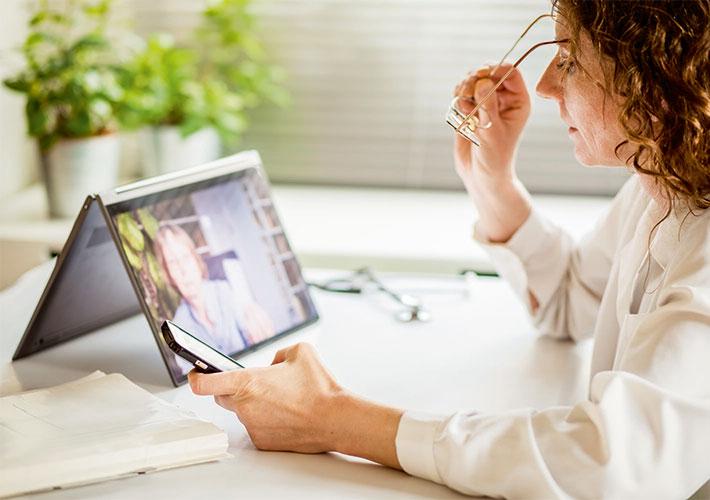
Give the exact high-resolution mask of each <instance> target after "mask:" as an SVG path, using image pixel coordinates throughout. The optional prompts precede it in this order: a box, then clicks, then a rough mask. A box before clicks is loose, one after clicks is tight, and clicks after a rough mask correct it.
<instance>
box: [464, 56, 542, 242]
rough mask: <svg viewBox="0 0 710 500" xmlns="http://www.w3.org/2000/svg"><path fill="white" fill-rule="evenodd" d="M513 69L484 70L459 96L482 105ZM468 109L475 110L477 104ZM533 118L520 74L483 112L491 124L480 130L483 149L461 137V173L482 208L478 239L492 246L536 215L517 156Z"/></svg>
mask: <svg viewBox="0 0 710 500" xmlns="http://www.w3.org/2000/svg"><path fill="white" fill-rule="evenodd" d="M509 69H510V65H503V66H501V67H500V68H498V69H497V70H496V72H495V74H493V75H490V74H489V73H490V70H489V69H487V68H482V69H480V70H478V71H477V72H476V73H474V74H471V75H469V76H468V77H467V78H466V79H465V80H464V81H462V82H461V83H460V84H459V85H458V86H457V87H456V90H455V94H456V95H459V96H464V97H473V98H475V99H479V100H480V99H482V98H483V97H485V96H486V95H487V94H488V92H489V91H490V89H491V88H492V86H493V85H494V83H495V82H498V81H499V80H500V78H501V77H502V76H503V75H504V74H505V73H506V72H507V71H508V70H509ZM468 105H469V106H470V107H469V108H468V111H471V110H472V109H473V106H474V104H473V103H472V102H471V103H469V104H468ZM464 111H466V109H464ZM529 116H530V96H529V95H528V91H527V88H526V87H525V82H524V81H523V77H522V75H521V74H520V72H519V71H518V70H517V69H516V70H513V72H512V73H511V74H510V75H509V76H508V78H506V80H505V81H504V82H503V84H502V85H501V86H500V87H498V89H497V90H496V93H495V95H492V96H491V97H490V98H488V100H487V101H486V102H485V103H484V104H483V106H482V108H481V109H480V110H479V119H480V120H481V123H483V124H484V125H485V124H486V123H489V122H490V123H491V126H490V127H489V128H485V129H481V128H479V129H478V130H477V131H476V135H477V137H478V138H479V142H480V147H477V146H474V145H473V144H471V142H469V141H468V140H467V139H465V138H464V137H461V136H460V135H459V134H456V144H455V148H454V157H455V163H456V172H457V173H458V175H459V177H460V178H461V180H462V181H463V184H464V186H465V187H466V191H468V193H469V195H470V196H471V199H472V200H473V203H474V205H475V206H476V209H477V212H478V222H477V226H476V227H477V234H479V235H480V236H482V237H484V238H486V239H488V240H489V241H490V242H495V243H504V242H506V241H508V240H509V239H510V238H511V236H512V235H513V234H514V233H515V232H516V231H517V230H518V228H520V226H521V225H522V224H523V223H524V222H525V220H526V219H527V218H528V216H529V215H530V210H531V204H530V195H529V194H528V193H527V191H526V190H525V187H524V186H523V185H522V184H521V183H520V181H519V180H518V178H517V176H516V174H515V153H516V150H517V147H518V142H519V141H520V135H521V133H522V131H523V128H524V127H525V123H526V122H527V120H528V117H529Z"/></svg>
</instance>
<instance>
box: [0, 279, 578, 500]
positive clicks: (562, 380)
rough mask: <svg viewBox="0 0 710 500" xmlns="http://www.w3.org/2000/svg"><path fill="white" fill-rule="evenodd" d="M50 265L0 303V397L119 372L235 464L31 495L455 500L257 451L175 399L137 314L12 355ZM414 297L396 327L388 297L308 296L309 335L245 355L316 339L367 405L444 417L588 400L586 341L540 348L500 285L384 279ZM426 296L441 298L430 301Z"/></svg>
mask: <svg viewBox="0 0 710 500" xmlns="http://www.w3.org/2000/svg"><path fill="white" fill-rule="evenodd" d="M50 271H51V268H50V266H49V265H43V266H41V267H39V268H37V269H35V270H33V271H31V273H30V274H28V275H25V277H24V278H23V279H21V280H20V281H19V282H18V283H17V284H16V285H15V286H14V287H12V288H9V289H8V290H6V291H4V292H2V293H0V332H2V333H1V335H2V336H1V338H0V358H1V359H0V366H1V367H2V368H1V370H2V371H1V377H2V385H1V386H0V393H1V394H3V395H4V394H9V393H14V392H18V391H20V390H26V389H32V388H38V387H45V386H49V385H54V384H58V383H61V382H65V381H68V380H72V379H76V378H78V377H81V376H83V375H86V374H88V373H90V372H92V371H93V370H97V369H98V370H103V371H105V372H114V371H120V372H123V373H124V374H125V375H127V376H128V377H129V378H130V379H132V380H133V381H134V382H136V383H139V384H140V385H142V386H143V387H145V388H147V389H148V390H150V391H152V392H154V393H155V394H157V395H158V396H160V397H162V398H164V399H166V400H168V401H171V402H173V403H176V404H178V405H181V406H184V407H187V408H190V409H192V410H193V411H194V412H195V413H197V414H198V415H199V416H201V417H203V418H206V419H209V420H212V421H213V422H215V423H216V424H217V425H219V426H220V427H222V428H224V429H226V431H227V432H228V434H229V441H230V452H231V453H232V454H233V455H234V458H233V459H230V460H224V461H221V462H215V463H210V464H204V465H200V466H194V467H188V468H184V469H178V470H171V471H165V472H160V473H156V474H148V475H144V476H137V477H133V478H129V479H124V480H120V481H112V482H107V483H101V484H96V485H90V486H85V487H82V488H76V489H70V490H65V491H61V492H54V493H48V494H46V495H40V496H39V497H40V498H44V497H45V496H47V497H50V498H87V497H96V498H98V497H101V498H156V499H157V498H163V497H170V498H197V497H202V498H212V497H214V498H220V497H221V498H236V497H241V498H271V497H276V496H277V495H278V496H279V497H280V498H300V497H303V498H306V497H307V498H324V499H325V498H327V499H332V498H339V499H341V500H342V499H348V498H353V499H355V498H357V499H360V498H413V497H414V498H459V497H460V496H459V495H457V494H456V493H454V492H452V491H450V490H448V489H447V488H445V487H441V486H438V485H435V484H433V483H429V482H427V481H424V480H420V479H416V478H412V477H409V476H407V475H406V474H404V473H402V472H398V471H394V470H390V469H387V468H384V467H381V466H378V465H374V464H372V463H369V462H365V461H362V460H355V459H352V458H347V457H343V456H340V455H336V454H323V455H298V454H291V453H273V452H268V453H267V452H259V451H257V450H256V449H255V448H254V447H253V446H252V444H251V443H250V441H249V439H248V436H247V434H246V432H245V430H244V428H243V427H242V426H241V425H240V424H239V423H238V421H237V420H236V418H235V417H234V416H233V415H232V414H231V413H228V412H226V411H224V410H222V409H221V408H220V407H218V406H216V405H215V404H214V403H213V401H212V400H211V399H210V398H198V397H196V396H193V395H192V394H191V393H190V391H189V389H188V388H187V387H181V388H177V389H174V388H172V387H171V386H169V384H170V382H169V379H168V376H167V374H166V373H165V372H164V367H163V363H162V361H161V360H160V355H159V354H158V350H157V347H156V346H155V344H154V341H153V339H152V336H151V334H150V331H149V330H148V326H147V324H146V322H145V320H144V319H143V318H142V317H134V318H131V319H129V320H126V321H123V322H122V323H119V324H116V325H113V326H111V327H107V328H104V329H102V330H101V331H99V332H95V333H92V334H89V335H86V336H84V337H82V338H79V339H75V340H73V341H70V342H67V343H65V344H62V345H59V346H56V347H54V348H52V349H49V350H47V351H44V352H42V353H38V354H36V355H33V356H31V357H29V358H25V359H22V360H19V361H17V362H14V363H10V362H9V359H10V357H11V355H12V352H13V350H14V348H15V346H16V344H17V341H18V339H19V338H20V336H21V334H22V332H23V330H24V327H25V325H26V323H27V321H28V319H29V317H30V315H31V313H32V310H33V308H34V306H35V302H36V300H37V298H38V296H39V294H40V293H41V290H42V287H43V286H44V283H45V280H46V279H47V277H48V275H49V272H50ZM385 281H387V282H388V283H389V284H390V285H391V286H393V287H394V288H398V289H408V290H411V291H413V292H414V291H415V290H423V289H427V290H429V292H427V293H420V296H421V297H422V298H423V299H424V303H425V305H426V306H428V307H429V309H430V310H431V312H432V316H433V319H432V321H431V322H430V323H427V324H399V323H397V322H396V321H395V320H394V319H393V316H392V311H393V305H392V304H391V303H390V302H388V300H387V299H386V298H384V297H378V296H351V295H339V294H328V293H325V292H315V293H314V295H315V299H316V302H317V303H318V306H319V310H320V311H321V315H322V322H321V324H320V326H319V327H318V328H317V330H316V331H311V332H309V333H301V334H296V335H293V336H291V337H288V338H287V339H283V340H282V341H280V342H279V343H278V344H275V345H272V346H270V347H268V348H267V349H264V350H263V351H261V352H258V353H254V354H252V355H250V356H248V357H245V358H244V363H245V364H246V365H248V366H254V365H259V364H267V363H268V362H269V361H270V359H271V357H272V355H273V352H274V351H275V350H276V349H278V348H280V347H282V346H283V345H286V344H290V343H293V342H296V341H299V340H304V339H307V340H310V341H312V342H314V343H315V344H316V346H317V348H318V350H319V352H320V353H321V355H322V357H323V359H324V362H325V364H326V365H327V366H328V367H329V368H330V369H331V371H332V372H333V373H334V374H335V376H336V377H337V379H338V380H339V381H340V382H341V383H342V384H343V385H344V386H346V387H348V388H350V389H352V390H353V391H355V392H357V393H359V394H361V395H363V396H366V397H369V398H371V399H374V400H377V401H380V402H383V403H386V404H391V405H396V406H399V407H403V408H409V409H419V410H428V411H435V412H453V411H455V410H457V409H466V408H475V409H478V410H480V411H497V410H504V409H509V408H515V407H521V406H533V407H545V406H549V405H559V404H566V403H571V402H574V401H575V400H577V399H579V398H581V397H584V394H585V391H586V384H587V373H588V358H589V354H590V344H588V343H583V344H579V345H574V344H571V343H565V342H557V341H552V340H548V339H544V338H539V337H538V336H537V335H536V334H535V332H534V331H533V329H532V328H531V326H530V324H529V322H528V320H527V317H526V314H525V312H524V310H523V309H522V307H521V306H520V305H519V304H518V303H517V302H516V301H515V300H514V297H513V295H512V292H511V291H510V290H509V289H508V287H507V286H506V285H505V284H504V283H502V282H501V281H499V280H498V279H497V278H481V279H478V280H477V281H476V282H475V283H474V286H473V287H472V288H471V289H470V293H469V294H468V295H467V294H465V293H464V292H465V286H464V283H463V280H461V279H459V278H445V277H440V276H439V277H418V278H412V277H409V278H406V277H403V276H401V275H390V276H386V277H385ZM431 290H439V291H438V292H432V291H431Z"/></svg>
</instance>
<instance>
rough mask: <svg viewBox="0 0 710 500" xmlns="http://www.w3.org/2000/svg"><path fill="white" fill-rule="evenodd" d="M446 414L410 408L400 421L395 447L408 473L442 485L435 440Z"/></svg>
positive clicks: (401, 463) (400, 462)
mask: <svg viewBox="0 0 710 500" xmlns="http://www.w3.org/2000/svg"><path fill="white" fill-rule="evenodd" d="M445 419H446V418H445V417H443V416H440V415H432V414H428V413H420V412H411V411H408V412H406V413H405V414H404V415H402V418H401V419H400V421H399V428H398V429H397V438H396V439H395V446H396V449H397V459H398V460H399V464H400V465H401V466H402V469H403V470H404V472H406V473H407V474H409V475H411V476H417V477H421V478H424V479H428V480H429V481H434V482H436V483H440V484H442V483H443V481H442V479H441V476H439V472H438V471H437V468H436V461H435V459H434V441H435V439H436V435H437V433H438V430H439V428H440V427H441V426H442V425H443V422H444V421H445Z"/></svg>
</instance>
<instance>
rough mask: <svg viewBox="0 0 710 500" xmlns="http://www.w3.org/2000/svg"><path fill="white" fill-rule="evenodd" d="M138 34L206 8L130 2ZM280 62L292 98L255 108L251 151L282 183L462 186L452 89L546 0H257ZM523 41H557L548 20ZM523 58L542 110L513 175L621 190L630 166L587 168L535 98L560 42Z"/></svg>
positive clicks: (500, 49)
mask: <svg viewBox="0 0 710 500" xmlns="http://www.w3.org/2000/svg"><path fill="white" fill-rule="evenodd" d="M133 5H134V6H133V8H134V10H135V16H136V21H137V24H138V27H139V29H140V30H141V31H142V32H150V31H156V30H165V31H172V32H173V33H175V34H176V35H177V36H178V37H180V36H184V35H185V34H186V33H187V32H188V31H189V30H190V29H191V28H192V27H193V26H194V25H195V23H196V22H197V21H198V13H199V11H200V10H201V8H202V7H203V6H204V2H202V1H199V2H197V1H194V0H154V1H151V2H143V1H139V0H134V4H133ZM253 9H254V12H255V14H257V16H258V19H259V23H260V26H261V33H262V38H263V40H264V41H265V45H266V46H267V49H268V50H269V53H270V54H271V56H272V59H273V60H274V61H275V62H276V63H278V64H280V65H281V66H282V67H284V68H285V69H286V71H287V73H288V80H287V87H288V88H289V90H290V92H291V95H292V101H293V103H292V105H291V106H290V107H289V108H287V109H284V110H279V109H273V108H264V109H260V110H259V111H258V112H257V113H255V114H254V116H253V119H252V126H251V128H250V130H249V132H248V134H247V135H246V136H245V137H244V140H243V142H242V146H243V147H245V148H246V147H249V148H251V147H253V148H256V149H258V150H259V151H260V152H261V154H262V156H263V158H264V162H265V164H266V167H267V170H268V171H269V175H270V177H271V178H272V180H275V181H281V182H307V183H327V184H354V185H370V186H399V187H409V188H460V181H459V180H458V178H457V177H456V174H455V173H454V170H453V161H452V152H451V149H452V141H453V138H452V137H453V135H452V134H453V131H452V130H451V129H450V128H449V126H448V125H446V124H445V122H444V115H445V112H446V108H447V106H448V104H449V101H450V99H451V91H452V89H453V87H454V86H455V84H456V83H457V82H458V81H459V80H460V79H461V78H462V77H463V76H464V75H465V74H466V73H467V72H468V71H470V70H472V69H475V68H476V67H478V66H480V65H482V64H484V63H495V62H497V60H498V58H500V57H501V56H502V55H503V54H504V53H505V51H506V50H507V49H508V48H509V47H510V45H511V44H512V42H513V41H514V40H515V39H516V38H517V37H518V35H519V34H520V32H521V31H522V30H523V28H524V27H525V26H526V25H527V24H528V23H529V22H530V21H531V20H532V19H534V18H535V17H536V16H537V15H538V14H540V13H544V12H549V9H550V4H549V2H548V1H547V0H499V1H494V2H493V1H490V0H488V1H484V0H255V1H254V5H253ZM530 35H531V36H530V38H526V39H525V40H523V42H521V46H520V47H519V49H518V50H516V53H514V54H513V55H512V56H511V57H514V56H515V55H516V54H517V55H520V54H522V52H524V51H525V50H526V49H527V48H529V47H530V46H531V45H532V43H534V42H535V41H540V40H543V39H550V38H552V37H553V31H552V23H551V22H548V23H547V24H546V25H543V26H539V27H537V28H536V29H535V31H534V32H531V34H530ZM545 50H546V49H545V48H542V49H539V50H538V51H537V52H536V53H533V54H532V55H531V56H530V57H529V58H528V59H526V60H525V62H523V64H522V65H521V70H522V72H523V74H524V76H525V78H526V81H527V82H528V87H529V90H530V93H531V96H532V98H533V113H532V116H531V118H530V121H529V123H528V126H527V128H526V131H525V133H524V138H523V141H522V143H521V146H520V151H519V157H518V158H519V159H518V164H517V169H518V173H519V175H520V177H521V178H522V179H523V182H524V183H525V184H526V185H527V186H528V187H529V188H530V189H531V190H533V191H538V192H569V193H572V192H575V193H589V194H591V193H598V194H601V193H613V192H615V191H616V190H617V189H618V187H619V186H620V185H621V184H622V183H623V181H624V179H625V178H626V173H625V172H624V171H623V169H589V168H585V167H583V166H581V165H579V164H578V163H577V162H576V160H575V159H574V156H573V154H572V143H571V141H570V139H569V138H568V136H567V131H566V126H565V125H564V124H563V123H562V121H561V120H560V119H559V116H558V111H557V106H556V105H555V104H554V103H551V102H546V101H544V100H542V99H540V98H538V97H536V96H535V95H534V84H535V81H536V80H537V78H538V77H539V75H540V74H541V73H542V70H543V68H544V67H545V65H546V64H547V62H548V61H549V58H550V57H551V55H552V53H553V52H554V48H552V49H549V50H547V52H545Z"/></svg>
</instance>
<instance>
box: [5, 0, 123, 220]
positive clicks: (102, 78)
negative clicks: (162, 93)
mask: <svg viewBox="0 0 710 500" xmlns="http://www.w3.org/2000/svg"><path fill="white" fill-rule="evenodd" d="M53 5H55V4H54V3H51V4H50V2H48V1H46V0H45V1H42V2H40V4H39V8H38V9H37V11H36V12H35V13H34V15H33V17H32V18H31V20H30V33H29V35H28V36H27V39H26V40H25V42H24V44H23V46H22V53H23V55H24V59H25V61H26V68H25V69H24V70H23V71H22V72H20V73H19V74H18V75H16V76H15V77H12V78H8V79H6V80H4V82H3V83H4V84H5V86H6V87H8V88H10V89H12V90H15V91H17V92H21V93H23V94H25V95H26V98H27V103H26V107H25V111H26V117H27V127H28V133H29V135H30V136H32V137H35V138H37V141H38V145H39V149H40V158H41V173H42V176H43V178H44V182H45V186H46V188H47V196H48V200H49V210H50V214H51V215H52V216H59V217H67V216H72V215H74V214H75V213H76V211H77V210H78V209H79V207H80V206H81V203H82V202H83V200H84V198H85V197H86V195H87V194H89V193H91V192H95V191H99V190H102V189H106V188H109V187H112V186H114V185H115V184H116V183H117V179H118V166H119V151H120V144H119V138H118V135H117V133H116V132H117V130H118V121H117V119H116V110H117V108H118V105H119V104H120V102H121V99H122V97H123V89H122V88H121V86H120V83H119V72H120V67H119V66H118V65H117V64H116V63H117V61H116V57H115V55H114V54H115V51H114V50H113V47H112V44H111V41H110V39H109V37H108V35H107V25H108V21H109V16H110V6H111V0H100V1H88V0H70V1H68V2H65V3H63V4H62V6H63V7H62V8H56V7H53Z"/></svg>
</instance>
